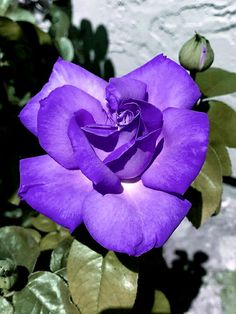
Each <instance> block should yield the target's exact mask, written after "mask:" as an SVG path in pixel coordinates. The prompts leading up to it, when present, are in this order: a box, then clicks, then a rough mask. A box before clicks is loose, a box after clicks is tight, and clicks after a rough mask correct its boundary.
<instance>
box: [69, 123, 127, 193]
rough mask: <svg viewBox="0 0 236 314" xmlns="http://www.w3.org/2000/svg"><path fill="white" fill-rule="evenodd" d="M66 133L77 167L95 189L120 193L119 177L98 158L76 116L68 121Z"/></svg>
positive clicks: (102, 191)
mask: <svg viewBox="0 0 236 314" xmlns="http://www.w3.org/2000/svg"><path fill="white" fill-rule="evenodd" d="M68 135H69V138H70V140H71V144H72V147H73V151H74V155H75V159H76V161H77V164H78V166H79V168H80V169H81V171H82V172H83V174H84V175H85V176H86V177H87V178H88V179H90V180H91V181H92V182H93V183H94V184H95V186H96V189H97V190H99V192H101V193H103V194H105V193H121V191H122V186H121V184H120V180H119V178H118V177H117V176H116V175H115V174H114V173H113V172H112V171H111V170H110V169H109V168H108V167H107V166H106V165H105V164H104V163H103V162H102V161H101V160H100V159H99V158H98V156H97V155H96V153H95V152H94V150H93V148H92V147H91V144H90V143H89V142H88V139H87V138H86V135H85V134H84V132H83V131H82V130H81V128H80V127H79V125H78V123H77V121H76V117H74V118H72V119H71V121H70V124H69V127H68Z"/></svg>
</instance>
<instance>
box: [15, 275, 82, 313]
mask: <svg viewBox="0 0 236 314" xmlns="http://www.w3.org/2000/svg"><path fill="white" fill-rule="evenodd" d="M13 305H14V308H15V311H16V313H17V314H26V313H32V314H34V313H35V314H37V313H42V314H78V313H80V312H79V310H78V309H77V307H76V306H75V305H74V304H73V303H72V302H71V301H70V294H69V290H68V287H67V285H66V283H65V282H64V281H63V280H62V279H61V278H60V277H59V276H57V275H55V274H53V273H50V272H46V271H39V272H36V273H33V274H31V275H30V276H29V282H28V284H27V285H26V287H25V288H24V289H23V290H21V291H19V292H16V293H15V294H14V296H13Z"/></svg>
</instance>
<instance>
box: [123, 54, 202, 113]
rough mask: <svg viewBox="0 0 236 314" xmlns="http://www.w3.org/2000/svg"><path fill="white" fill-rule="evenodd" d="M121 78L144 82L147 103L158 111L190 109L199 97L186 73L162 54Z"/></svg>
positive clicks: (195, 85)
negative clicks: (174, 108) (171, 108)
mask: <svg viewBox="0 0 236 314" xmlns="http://www.w3.org/2000/svg"><path fill="white" fill-rule="evenodd" d="M123 78H133V79H136V80H139V81H142V82H144V83H145V84H146V85H147V92H148V100H147V101H148V102H149V103H151V104H153V105H154V106H156V107H157V108H159V109H160V110H164V109H166V108H168V107H176V108H188V109H190V108H192V106H193V105H194V104H195V103H196V101H197V100H198V99H199V98H200V96H201V93H200V91H199V88H198V86H197V84H196V83H195V82H194V81H193V79H192V78H191V77H190V75H189V74H188V73H187V71H186V70H185V69H184V68H183V67H181V66H180V65H178V64H177V63H175V62H174V61H172V60H170V59H168V58H167V57H165V56H163V55H162V54H161V55H158V56H156V57H155V58H153V59H152V60H150V61H149V62H147V63H146V64H144V65H142V66H141V67H140V68H138V69H136V70H134V71H132V72H130V73H128V74H126V75H125V76H123Z"/></svg>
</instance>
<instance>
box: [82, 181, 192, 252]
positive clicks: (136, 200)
mask: <svg viewBox="0 0 236 314" xmlns="http://www.w3.org/2000/svg"><path fill="white" fill-rule="evenodd" d="M123 186H124V191H123V193H122V194H117V195H114V194H107V195H104V196H103V195H101V194H99V193H98V192H96V191H93V192H91V193H89V194H88V196H87V197H86V199H85V201H84V204H83V221H84V223H85V225H86V227H87V229H88V231H89V232H90V234H91V235H92V237H93V238H94V239H95V240H96V241H97V242H98V243H100V244H101V245H102V246H104V247H105V248H107V249H109V250H113V251H116V252H121V253H127V254H129V255H133V256H139V255H141V254H143V253H145V252H147V251H149V250H150V249H152V248H153V247H160V246H162V245H163V244H164V243H165V242H166V241H167V239H168V238H169V237H170V235H171V234H172V232H173V231H174V230H175V229H176V227H177V226H178V225H179V224H180V222H181V221H182V220H183V218H184V217H185V216H186V214H187V212H188V210H189V208H190V206H191V204H190V203H189V202H188V201H187V200H183V199H181V198H178V197H177V196H174V195H171V194H168V193H165V192H161V191H155V190H152V189H149V188H146V187H145V186H143V185H142V182H141V181H139V182H136V183H123ZM108 235H109V236H108Z"/></svg>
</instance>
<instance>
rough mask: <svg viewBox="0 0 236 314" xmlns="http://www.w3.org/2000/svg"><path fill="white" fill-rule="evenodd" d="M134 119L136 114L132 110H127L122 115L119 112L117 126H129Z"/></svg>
mask: <svg viewBox="0 0 236 314" xmlns="http://www.w3.org/2000/svg"><path fill="white" fill-rule="evenodd" d="M133 118H134V113H133V112H132V111H131V110H129V109H128V110H125V111H122V112H121V113H118V112H117V117H116V123H117V126H123V125H127V124H129V123H130V122H131V121H132V120H133Z"/></svg>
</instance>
